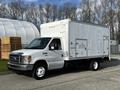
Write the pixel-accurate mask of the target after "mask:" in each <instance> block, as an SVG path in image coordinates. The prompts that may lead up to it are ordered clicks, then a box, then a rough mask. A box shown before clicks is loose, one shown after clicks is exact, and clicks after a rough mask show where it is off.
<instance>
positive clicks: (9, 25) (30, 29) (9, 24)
mask: <svg viewBox="0 0 120 90" xmlns="http://www.w3.org/2000/svg"><path fill="white" fill-rule="evenodd" d="M5 36H6V37H14V36H17V37H21V39H22V44H28V43H30V41H31V40H33V39H34V38H37V37H39V31H38V29H37V28H36V27H35V26H34V25H33V24H32V23H29V22H26V21H18V20H11V19H3V18H0V38H2V37H5Z"/></svg>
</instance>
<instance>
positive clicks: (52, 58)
mask: <svg viewBox="0 0 120 90" xmlns="http://www.w3.org/2000/svg"><path fill="white" fill-rule="evenodd" d="M48 57H49V59H48V62H49V69H58V68H63V66H64V60H63V51H62V47H61V40H60V39H59V38H55V39H53V40H52V41H51V43H50V44H49V51H48Z"/></svg>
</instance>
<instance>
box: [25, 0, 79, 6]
mask: <svg viewBox="0 0 120 90" xmlns="http://www.w3.org/2000/svg"><path fill="white" fill-rule="evenodd" d="M24 1H25V2H39V3H41V4H45V3H51V4H56V5H63V4H64V3H67V2H70V3H72V4H75V5H78V4H79V3H80V0H24Z"/></svg>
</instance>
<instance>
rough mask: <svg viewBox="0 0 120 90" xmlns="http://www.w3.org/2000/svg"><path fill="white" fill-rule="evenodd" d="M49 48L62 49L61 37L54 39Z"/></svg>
mask: <svg viewBox="0 0 120 90" xmlns="http://www.w3.org/2000/svg"><path fill="white" fill-rule="evenodd" d="M49 49H50V50H51V49H52V50H61V49H62V48H61V41H60V39H53V40H52V42H51V44H50V45H49Z"/></svg>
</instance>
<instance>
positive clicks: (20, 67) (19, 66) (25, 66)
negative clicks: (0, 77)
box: [8, 62, 33, 71]
mask: <svg viewBox="0 0 120 90" xmlns="http://www.w3.org/2000/svg"><path fill="white" fill-rule="evenodd" d="M8 69H10V70H18V71H31V70H32V69H33V65H32V64H13V63H10V62H8Z"/></svg>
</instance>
